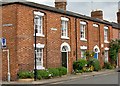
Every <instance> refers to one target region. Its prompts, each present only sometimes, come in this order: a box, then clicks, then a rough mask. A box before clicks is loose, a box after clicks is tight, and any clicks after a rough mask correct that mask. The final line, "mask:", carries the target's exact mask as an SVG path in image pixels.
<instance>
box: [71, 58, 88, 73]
mask: <svg viewBox="0 0 120 86" xmlns="http://www.w3.org/2000/svg"><path fill="white" fill-rule="evenodd" d="M86 64H87V61H86V60H85V59H80V60H78V61H75V62H74V63H73V69H74V71H76V70H82V69H83V67H85V66H86Z"/></svg>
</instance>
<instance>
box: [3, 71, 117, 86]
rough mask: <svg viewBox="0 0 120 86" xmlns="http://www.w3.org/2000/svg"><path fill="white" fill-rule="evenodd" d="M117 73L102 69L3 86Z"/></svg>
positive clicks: (45, 82)
mask: <svg viewBox="0 0 120 86" xmlns="http://www.w3.org/2000/svg"><path fill="white" fill-rule="evenodd" d="M113 72H116V69H114V70H107V69H102V70H100V71H98V72H95V71H93V72H87V73H78V74H67V75H64V76H62V77H55V78H51V79H43V80H37V81H34V80H33V81H31V82H25V81H22V82H21V81H10V82H2V84H3V85H4V84H5V85H10V84H12V85H15V84H39V85H40V84H41V85H44V84H49V83H56V82H61V81H67V80H73V79H77V78H86V77H91V76H98V75H102V74H110V73H113Z"/></svg>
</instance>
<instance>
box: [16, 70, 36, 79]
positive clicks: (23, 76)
mask: <svg viewBox="0 0 120 86" xmlns="http://www.w3.org/2000/svg"><path fill="white" fill-rule="evenodd" d="M33 77H34V74H33V72H30V71H20V72H19V73H18V78H19V79H26V78H33Z"/></svg>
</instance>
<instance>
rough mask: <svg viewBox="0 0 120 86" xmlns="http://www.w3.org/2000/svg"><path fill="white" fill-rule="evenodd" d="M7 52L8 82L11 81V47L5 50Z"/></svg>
mask: <svg viewBox="0 0 120 86" xmlns="http://www.w3.org/2000/svg"><path fill="white" fill-rule="evenodd" d="M5 51H6V52H7V61H8V82H10V52H9V49H7V50H3V52H5Z"/></svg>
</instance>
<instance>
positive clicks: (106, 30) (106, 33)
mask: <svg viewBox="0 0 120 86" xmlns="http://www.w3.org/2000/svg"><path fill="white" fill-rule="evenodd" d="M104 43H109V42H108V27H107V26H104Z"/></svg>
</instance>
